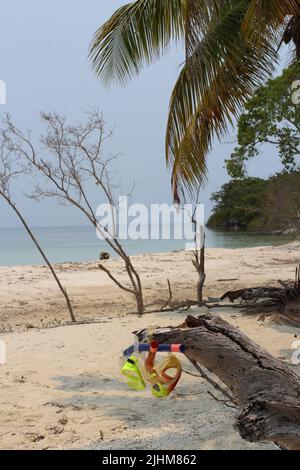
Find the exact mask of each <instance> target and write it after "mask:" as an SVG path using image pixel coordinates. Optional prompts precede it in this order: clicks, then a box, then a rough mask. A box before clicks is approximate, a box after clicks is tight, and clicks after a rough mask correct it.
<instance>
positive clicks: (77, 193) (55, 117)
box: [5, 110, 144, 314]
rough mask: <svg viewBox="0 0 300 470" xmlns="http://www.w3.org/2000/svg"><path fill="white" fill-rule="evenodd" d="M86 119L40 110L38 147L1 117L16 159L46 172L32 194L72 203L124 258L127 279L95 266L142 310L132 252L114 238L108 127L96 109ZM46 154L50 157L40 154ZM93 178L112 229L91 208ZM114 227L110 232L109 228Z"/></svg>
mask: <svg viewBox="0 0 300 470" xmlns="http://www.w3.org/2000/svg"><path fill="white" fill-rule="evenodd" d="M86 114H87V118H86V121H85V122H84V123H82V124H78V125H75V126H70V125H68V124H67V122H66V119H65V118H64V117H63V116H60V115H59V114H56V113H49V114H47V113H41V120H42V122H43V124H44V125H45V127H46V131H45V133H44V134H43V135H42V136H41V147H40V148H39V152H38V151H37V150H36V146H35V145H34V143H33V141H32V137H31V134H30V133H28V132H27V133H24V132H22V131H21V130H19V129H18V128H17V127H16V126H15V125H14V123H13V122H12V120H11V118H10V116H7V117H6V119H5V124H6V131H5V133H6V139H7V141H8V142H9V145H10V149H11V151H12V152H14V154H15V155H17V156H18V157H19V158H22V159H25V160H26V161H27V162H29V163H30V165H31V166H32V168H35V169H36V170H37V171H38V173H39V174H41V175H42V176H43V177H44V180H45V184H37V185H36V186H35V189H34V192H33V194H32V195H31V197H33V198H35V199H40V198H54V199H57V200H58V201H59V202H61V203H63V204H68V205H71V206H74V207H76V208H77V209H78V210H79V211H80V212H81V213H82V214H83V215H84V216H85V217H86V218H87V219H88V221H89V222H90V223H91V224H92V225H93V227H94V228H95V229H96V230H97V231H98V233H99V234H101V236H102V237H103V238H104V239H105V240H106V242H107V243H108V245H109V246H110V247H111V248H112V250H113V251H114V252H115V253H116V254H117V255H118V256H120V257H121V258H122V260H123V261H124V264H125V269H126V272H127V274H128V277H129V280H130V286H127V285H124V284H122V283H121V282H119V281H118V279H116V277H115V276H114V275H113V274H112V273H111V272H110V271H109V270H108V269H107V268H106V267H105V266H104V265H103V264H100V265H99V268H100V269H101V270H102V271H104V272H105V273H106V274H107V275H108V276H109V278H110V279H111V280H112V281H113V282H114V283H115V284H116V285H117V286H118V287H119V288H120V289H122V290H124V291H126V292H128V293H129V294H131V295H134V296H135V299H136V303H137V311H138V313H139V314H143V313H144V302H143V292H142V284H141V280H140V277H139V274H138V273H137V271H136V269H135V268H134V266H133V264H132V261H131V259H130V257H129V256H128V255H127V253H126V252H125V250H124V248H123V246H122V245H121V243H120V241H119V240H118V237H117V233H116V221H115V216H116V208H117V205H118V204H117V201H116V197H115V195H114V193H115V191H116V189H117V187H118V186H119V185H118V184H117V183H114V182H113V169H112V162H113V160H115V158H116V156H111V157H104V156H103V146H104V143H105V141H106V140H107V139H109V138H110V137H111V135H112V132H110V131H107V130H106V126H105V122H104V120H103V117H102V115H101V114H99V112H98V111H97V110H95V111H89V112H87V113H86ZM40 153H41V154H48V157H44V156H40ZM91 183H93V184H94V187H95V188H96V189H97V191H98V193H99V195H100V197H101V198H103V197H104V198H105V201H106V202H107V203H108V204H109V207H110V209H111V219H112V221H113V223H114V228H113V230H109V229H108V228H107V226H106V225H104V224H103V223H101V221H99V220H98V219H97V214H96V212H95V210H94V207H93V203H92V197H91V190H90V186H91ZM111 232H112V233H111Z"/></svg>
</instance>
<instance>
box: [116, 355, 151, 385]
mask: <svg viewBox="0 0 300 470" xmlns="http://www.w3.org/2000/svg"><path fill="white" fill-rule="evenodd" d="M121 373H122V374H123V375H124V377H126V379H127V381H126V383H127V385H128V387H130V388H133V389H134V390H145V388H146V384H145V381H144V379H143V376H142V374H141V371H140V368H139V365H138V359H137V358H136V357H135V356H130V357H129V358H128V359H127V360H126V362H125V364H124V365H123V367H122V370H121Z"/></svg>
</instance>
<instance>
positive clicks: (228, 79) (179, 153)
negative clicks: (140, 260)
mask: <svg viewBox="0 0 300 470" xmlns="http://www.w3.org/2000/svg"><path fill="white" fill-rule="evenodd" d="M282 39H283V41H284V42H285V43H290V42H294V44H295V52H296V53H295V55H294V57H293V60H296V59H299V58H300V21H299V2H298V0H284V1H283V0H268V1H266V0H226V1H220V0H218V1H215V0H197V1H196V0H168V1H166V0H136V1H134V2H131V3H129V4H127V5H124V6H122V7H121V8H119V9H118V10H117V11H116V12H115V13H114V14H113V15H112V17H111V18H110V19H108V21H107V22H106V23H105V24H104V25H102V26H101V27H100V28H99V30H98V31H97V32H96V34H95V36H94V39H93V42H92V45H91V50H90V58H91V61H92V65H93V67H94V70H95V73H96V74H97V76H99V77H101V78H102V79H103V81H104V83H105V84H109V83H111V82H119V83H121V84H125V83H126V82H127V81H128V80H129V79H131V78H132V77H134V76H136V75H137V74H138V73H139V72H140V71H141V69H142V67H143V66H144V65H145V64H149V63H152V62H153V61H155V60H157V59H158V58H160V57H161V56H162V55H164V54H165V53H167V52H168V51H169V50H170V43H171V41H174V42H175V43H176V42H181V44H183V45H184V51H185V58H184V60H183V61H182V64H183V65H182V70H181V71H180V74H179V78H178V80H177V83H176V85H175V88H174V90H173V93H172V96H171V102H170V113H169V118H168V123H167V132H166V159H167V162H168V164H169V165H171V166H172V188H173V194H174V198H175V200H176V199H178V198H179V195H180V192H182V191H183V190H184V189H187V190H188V191H190V192H193V190H196V192H197V190H198V188H199V182H200V183H201V181H202V180H203V177H204V176H205V173H206V156H207V154H208V152H209V151H210V150H211V147H212V144H213V142H214V139H215V137H217V138H219V139H222V138H223V137H224V135H226V132H227V129H228V125H229V124H231V123H232V122H234V118H237V117H238V116H239V114H240V112H241V111H242V109H243V108H244V105H245V104H246V103H247V101H248V100H249V98H251V97H252V96H253V95H254V93H255V91H256V90H257V89H258V87H259V86H261V85H262V84H264V83H265V80H266V79H268V78H270V76H271V74H272V73H273V71H274V69H275V66H276V63H277V62H278V61H279V55H278V48H279V47H280V45H281V43H282ZM146 92H147V90H145V93H146Z"/></svg>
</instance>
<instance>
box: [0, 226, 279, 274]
mask: <svg viewBox="0 0 300 470" xmlns="http://www.w3.org/2000/svg"><path fill="white" fill-rule="evenodd" d="M33 231H34V233H35V235H36V236H37V238H38V239H39V241H40V243H41V244H42V246H43V248H44V249H45V251H46V253H47V255H48V257H49V258H50V260H51V261H52V262H55V263H63V262H80V261H92V260H98V259H99V253H100V252H101V251H108V252H110V250H109V249H108V247H107V244H106V243H105V241H103V240H99V239H98V238H97V236H96V233H95V231H94V230H93V229H91V228H90V227H51V228H35V229H33ZM286 241H288V238H287V237H282V236H276V235H261V234H250V233H246V232H241V231H224V230H210V229H207V230H206V245H207V247H209V248H241V247H251V246H269V245H274V244H275V245H279V244H281V243H284V242H286ZM122 244H123V246H124V248H125V249H126V250H127V252H128V254H129V255H135V254H142V253H162V252H170V251H174V250H181V249H184V248H185V241H183V240H138V241H132V240H126V241H123V242H122ZM110 253H111V252H110ZM111 254H112V255H113V253H111ZM24 264H43V260H42V258H41V257H40V255H39V253H38V252H37V251H36V249H35V247H34V245H33V243H32V241H31V239H30V238H29V237H28V235H27V234H26V232H25V231H24V230H23V229H0V265H2V266H13V265H24Z"/></svg>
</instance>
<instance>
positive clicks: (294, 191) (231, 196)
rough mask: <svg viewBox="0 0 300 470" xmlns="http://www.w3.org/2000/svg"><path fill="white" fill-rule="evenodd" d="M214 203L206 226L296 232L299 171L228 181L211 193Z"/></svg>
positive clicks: (298, 224)
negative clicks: (264, 177)
mask: <svg viewBox="0 0 300 470" xmlns="http://www.w3.org/2000/svg"><path fill="white" fill-rule="evenodd" d="M212 200H213V201H214V203H215V207H214V212H213V215H212V216H211V217H210V219H209V221H208V224H207V225H208V227H211V228H216V227H233V226H240V227H245V228H247V229H248V230H251V231H260V232H273V231H286V230H291V231H293V232H299V230H300V171H293V172H284V173H280V174H278V175H275V176H272V177H271V178H269V179H268V180H263V179H260V178H245V179H241V180H231V181H230V182H229V183H227V184H225V185H224V186H223V187H222V189H221V191H219V192H217V193H215V194H213V196H212Z"/></svg>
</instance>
